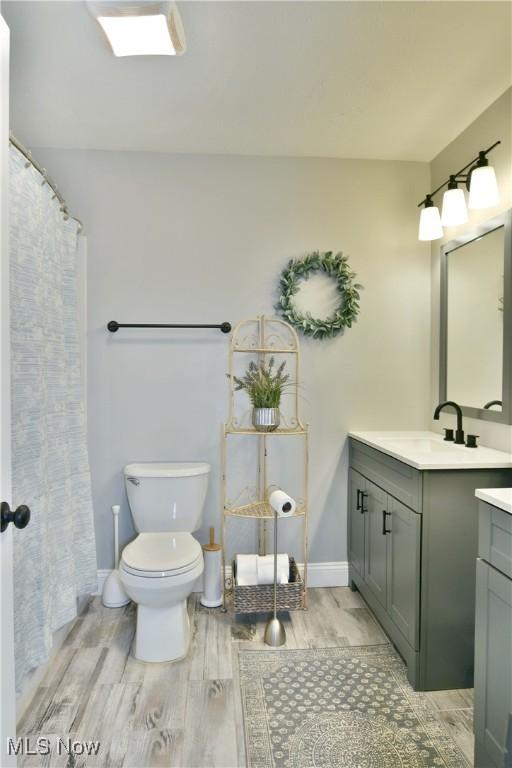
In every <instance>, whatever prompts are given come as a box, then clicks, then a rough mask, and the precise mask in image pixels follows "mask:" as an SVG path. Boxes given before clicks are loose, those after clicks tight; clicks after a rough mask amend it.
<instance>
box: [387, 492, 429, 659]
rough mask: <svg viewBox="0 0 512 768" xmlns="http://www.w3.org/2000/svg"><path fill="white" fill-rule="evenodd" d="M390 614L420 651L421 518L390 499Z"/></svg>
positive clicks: (389, 497) (388, 519) (388, 523)
mask: <svg viewBox="0 0 512 768" xmlns="http://www.w3.org/2000/svg"><path fill="white" fill-rule="evenodd" d="M388 512H389V513H390V514H389V516H388V517H387V523H386V528H387V529H389V533H388V534H387V539H388V613H389V615H390V616H391V618H392V619H393V621H394V622H395V624H396V626H397V627H398V629H399V630H400V632H402V634H403V635H404V636H405V637H406V638H407V640H408V641H409V643H410V644H411V645H412V647H413V648H415V649H418V648H419V621H418V619H419V605H420V560H421V555H420V547H421V515H418V514H417V513H416V512H413V511H412V509H409V508H408V507H406V506H405V505H404V504H402V503H401V502H399V501H397V500H396V499H394V498H393V497H392V496H388Z"/></svg>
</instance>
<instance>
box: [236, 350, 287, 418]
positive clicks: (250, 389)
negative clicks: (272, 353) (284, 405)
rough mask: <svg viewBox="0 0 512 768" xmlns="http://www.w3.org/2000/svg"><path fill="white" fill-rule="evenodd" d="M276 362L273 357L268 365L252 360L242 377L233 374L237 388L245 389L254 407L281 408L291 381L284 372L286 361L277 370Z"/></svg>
mask: <svg viewBox="0 0 512 768" xmlns="http://www.w3.org/2000/svg"><path fill="white" fill-rule="evenodd" d="M274 363H275V361H274V358H273V357H271V358H270V360H269V361H268V365H265V362H263V361H262V362H261V363H260V364H259V365H256V363H255V362H253V361H251V362H250V363H249V367H248V369H247V371H246V372H245V375H244V376H243V377H242V378H238V377H237V376H233V381H234V382H235V390H241V389H243V390H245V391H246V392H247V394H248V395H249V399H250V401H251V403H252V405H253V407H254V408H279V405H280V403H281V397H282V395H283V392H284V391H285V389H286V387H287V386H289V385H290V383H291V382H290V377H289V375H288V374H286V373H285V374H283V370H284V366H285V363H284V362H282V363H281V365H280V366H279V367H278V368H277V369H276V370H275V371H274Z"/></svg>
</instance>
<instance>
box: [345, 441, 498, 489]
mask: <svg viewBox="0 0 512 768" xmlns="http://www.w3.org/2000/svg"><path fill="white" fill-rule="evenodd" d="M348 434H349V437H352V438H354V440H359V441H360V442H361V443H365V445H369V446H370V447H371V448H376V449H377V450H378V451H382V452H383V453H387V454H388V456H392V457H393V458H394V459H398V461H403V462H404V464H409V465H410V466H411V467H414V468H415V469H486V468H487V469H489V468H493V469H507V468H512V454H510V453H504V452H503V451H495V450H494V449H493V448H485V447H483V446H479V447H478V448H466V446H465V445H455V444H454V443H451V442H446V441H445V440H443V437H442V435H438V434H437V433H436V432H420V431H418V432H414V431H400V432H392V431H386V432H357V431H352V432H349V433H348ZM491 503H493V502H491Z"/></svg>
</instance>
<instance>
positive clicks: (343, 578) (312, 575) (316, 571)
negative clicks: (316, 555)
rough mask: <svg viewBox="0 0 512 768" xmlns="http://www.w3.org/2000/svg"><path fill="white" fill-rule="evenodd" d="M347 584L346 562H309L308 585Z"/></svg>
mask: <svg viewBox="0 0 512 768" xmlns="http://www.w3.org/2000/svg"><path fill="white" fill-rule="evenodd" d="M298 566H299V571H300V572H301V573H304V566H303V564H302V563H299V564H298ZM111 572H112V571H111V570H110V569H104V570H99V571H98V591H97V592H96V594H97V595H101V593H102V592H103V585H104V583H105V580H106V579H107V577H108V575H109V573H111ZM229 576H231V567H230V566H229V565H228V566H226V577H229ZM347 586H348V563H347V562H346V561H343V560H339V561H336V560H335V561H333V562H325V563H309V565H308V587H347ZM195 591H196V592H201V591H202V586H201V583H200V582H198V585H197V589H196V590H195Z"/></svg>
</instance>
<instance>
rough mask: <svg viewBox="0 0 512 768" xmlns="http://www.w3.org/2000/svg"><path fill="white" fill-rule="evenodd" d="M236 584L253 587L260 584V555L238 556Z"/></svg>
mask: <svg viewBox="0 0 512 768" xmlns="http://www.w3.org/2000/svg"><path fill="white" fill-rule="evenodd" d="M235 561H236V583H237V584H238V586H239V587H251V586H254V585H256V584H257V583H258V555H236V557H235Z"/></svg>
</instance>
